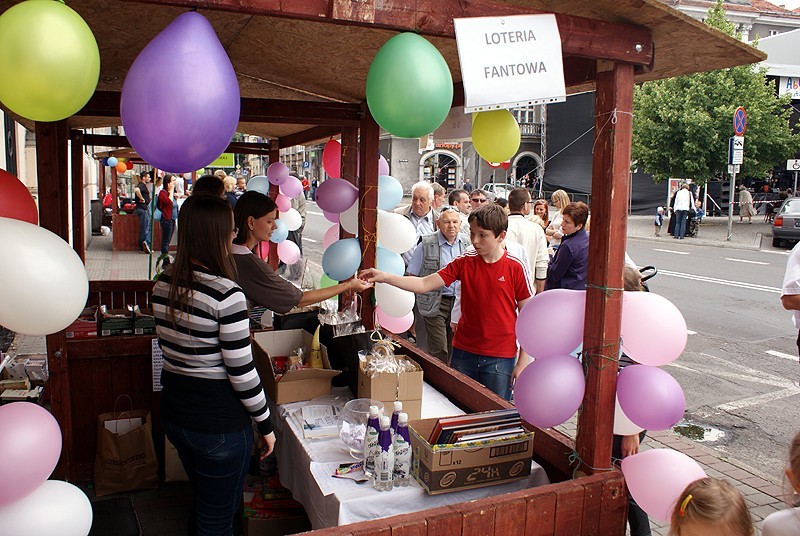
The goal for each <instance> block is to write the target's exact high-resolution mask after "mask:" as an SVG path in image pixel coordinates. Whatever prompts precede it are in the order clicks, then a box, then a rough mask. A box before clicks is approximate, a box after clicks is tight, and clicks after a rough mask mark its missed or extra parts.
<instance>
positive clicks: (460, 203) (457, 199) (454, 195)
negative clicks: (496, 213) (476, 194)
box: [447, 188, 472, 238]
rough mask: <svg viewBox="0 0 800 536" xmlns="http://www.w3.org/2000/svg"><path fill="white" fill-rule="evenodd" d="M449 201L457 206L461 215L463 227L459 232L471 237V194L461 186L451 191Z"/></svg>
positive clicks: (451, 204)
mask: <svg viewBox="0 0 800 536" xmlns="http://www.w3.org/2000/svg"><path fill="white" fill-rule="evenodd" d="M447 200H448V202H449V203H450V206H452V207H455V208H456V210H457V211H458V214H459V216H460V217H461V228H460V229H459V231H458V232H459V233H461V234H463V235H465V236H466V237H467V238H469V221H468V218H469V211H470V210H472V205H471V204H470V202H469V194H468V193H467V191H466V190H462V189H461V188H456V189H455V190H453V191H452V192H450V196H449V197H448V199H447Z"/></svg>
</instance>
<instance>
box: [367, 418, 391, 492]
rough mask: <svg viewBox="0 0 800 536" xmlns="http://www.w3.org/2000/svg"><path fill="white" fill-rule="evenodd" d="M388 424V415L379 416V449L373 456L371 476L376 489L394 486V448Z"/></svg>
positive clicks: (382, 489)
mask: <svg viewBox="0 0 800 536" xmlns="http://www.w3.org/2000/svg"><path fill="white" fill-rule="evenodd" d="M390 426H391V421H390V420H389V417H381V431H380V433H379V434H378V445H379V448H380V451H379V452H378V455H377V456H375V474H374V475H373V477H372V485H373V487H374V488H375V489H376V490H378V491H388V490H391V489H392V488H393V487H394V484H393V483H392V478H393V476H394V449H393V448H392V432H391V429H390Z"/></svg>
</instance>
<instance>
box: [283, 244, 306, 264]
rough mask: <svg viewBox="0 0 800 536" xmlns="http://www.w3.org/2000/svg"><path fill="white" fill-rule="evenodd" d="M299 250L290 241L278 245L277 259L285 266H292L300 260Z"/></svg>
mask: <svg viewBox="0 0 800 536" xmlns="http://www.w3.org/2000/svg"><path fill="white" fill-rule="evenodd" d="M300 255H301V253H300V248H299V247H297V244H295V243H294V242H292V241H291V240H284V241H283V242H281V243H280V244H278V258H279V259H280V260H282V261H283V262H284V263H286V264H294V263H296V262H297V261H299V260H300Z"/></svg>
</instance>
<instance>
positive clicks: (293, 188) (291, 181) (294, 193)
mask: <svg viewBox="0 0 800 536" xmlns="http://www.w3.org/2000/svg"><path fill="white" fill-rule="evenodd" d="M280 190H281V193H282V194H283V195H285V196H286V197H288V198H290V199H293V198H295V197H300V196H301V195H303V184H302V183H301V182H300V179H298V178H297V177H291V176H290V177H288V178H287V179H286V180H285V181H283V184H281V186H280Z"/></svg>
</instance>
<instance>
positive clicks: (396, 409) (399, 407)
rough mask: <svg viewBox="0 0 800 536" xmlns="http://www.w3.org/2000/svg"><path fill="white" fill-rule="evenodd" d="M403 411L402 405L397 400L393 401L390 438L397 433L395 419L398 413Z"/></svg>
mask: <svg viewBox="0 0 800 536" xmlns="http://www.w3.org/2000/svg"><path fill="white" fill-rule="evenodd" d="M401 411H403V403H402V402H400V401H399V400H395V401H394V413H392V424H391V427H392V436H394V434H396V433H397V419H398V417H399V416H400V412H401Z"/></svg>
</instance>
